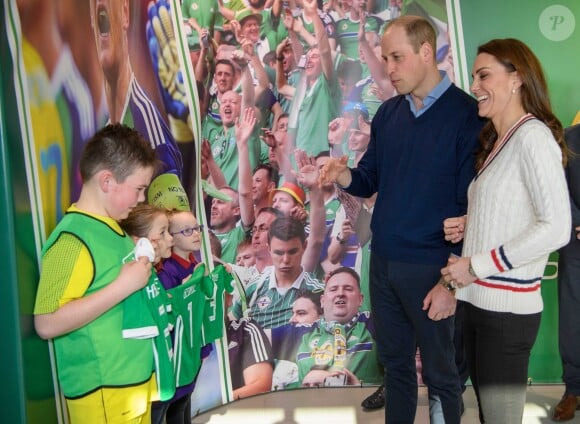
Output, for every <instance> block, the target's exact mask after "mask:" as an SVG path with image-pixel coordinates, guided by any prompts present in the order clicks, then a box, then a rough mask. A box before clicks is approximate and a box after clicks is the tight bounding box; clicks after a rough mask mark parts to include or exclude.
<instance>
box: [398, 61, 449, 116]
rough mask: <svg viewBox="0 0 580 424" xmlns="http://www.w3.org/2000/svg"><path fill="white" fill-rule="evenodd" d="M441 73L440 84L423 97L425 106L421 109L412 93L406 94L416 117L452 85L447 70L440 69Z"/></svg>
mask: <svg viewBox="0 0 580 424" xmlns="http://www.w3.org/2000/svg"><path fill="white" fill-rule="evenodd" d="M439 75H441V81H439V84H437V85H436V86H435V88H433V90H431V92H430V93H429V94H427V95H426V96H425V98H424V99H423V107H422V108H421V109H419V110H417V108H416V107H415V103H414V102H413V98H412V97H411V94H405V99H407V101H408V102H409V106H410V107H411V112H412V113H413V115H415V118H418V117H419V116H421V115H422V114H424V113H425V112H426V111H427V110H428V109H429V108H430V107H431V106H432V105H433V103H435V102H436V101H437V99H439V98H440V97H441V96H442V95H443V93H445V91H447V89H448V88H449V87H450V86H451V80H450V79H449V77H448V76H447V73H446V72H445V71H441V70H440V71H439Z"/></svg>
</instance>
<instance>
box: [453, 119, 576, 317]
mask: <svg viewBox="0 0 580 424" xmlns="http://www.w3.org/2000/svg"><path fill="white" fill-rule="evenodd" d="M530 117H531V116H530V115H527V116H526V117H523V118H522V119H521V120H520V121H519V122H518V123H517V124H516V125H514V127H512V128H515V127H516V126H517V125H518V124H519V123H521V122H522V121H525V120H526V119H529V118H530ZM508 133H509V132H508ZM492 155H494V153H492ZM570 226H571V218H570V204H569V198H568V190H567V186H566V179H565V177H564V168H563V166H562V155H561V151H560V148H559V147H558V145H557V144H556V142H555V140H554V138H553V136H552V133H551V132H550V130H549V129H548V128H547V127H546V125H544V124H543V123H542V122H541V121H539V120H537V119H531V120H527V121H526V122H524V123H523V124H522V125H521V126H520V127H519V128H517V129H516V130H515V132H514V133H513V135H512V137H511V138H509V139H508V140H507V141H506V142H505V144H504V145H503V148H501V149H500V150H499V151H498V153H497V154H496V155H495V157H493V159H491V161H490V160H489V159H488V161H487V163H486V164H485V165H484V167H483V168H482V170H481V171H480V172H479V174H478V176H477V177H476V178H475V179H474V180H473V181H472V183H471V185H470V186H469V191H468V210H467V224H466V229H465V240H464V245H463V255H462V256H466V257H471V264H472V267H473V270H474V271H475V274H476V275H477V276H478V280H476V281H475V282H474V283H473V284H470V285H469V286H467V287H465V288H463V289H460V290H458V291H457V298H458V299H461V300H464V301H466V302H469V303H471V304H472V305H474V306H476V307H478V308H481V309H485V310H489V311H496V312H512V313H515V314H532V313H537V312H540V311H541V310H542V307H543V303H542V296H541V291H540V282H541V280H542V275H543V273H544V268H545V266H546V263H547V260H548V256H549V254H550V252H553V251H554V250H556V249H558V248H559V247H561V246H563V245H565V244H566V243H567V242H568V241H569V238H570Z"/></svg>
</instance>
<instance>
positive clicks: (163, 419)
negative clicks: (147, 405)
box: [151, 393, 191, 424]
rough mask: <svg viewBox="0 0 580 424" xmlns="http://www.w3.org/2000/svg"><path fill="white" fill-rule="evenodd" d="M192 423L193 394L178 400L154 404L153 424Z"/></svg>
mask: <svg viewBox="0 0 580 424" xmlns="http://www.w3.org/2000/svg"><path fill="white" fill-rule="evenodd" d="M163 423H165V424H189V423H191V393H190V394H187V395H185V396H183V397H180V398H179V399H176V400H171V401H165V402H153V404H152V407H151V424H163Z"/></svg>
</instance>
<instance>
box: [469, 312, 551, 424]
mask: <svg viewBox="0 0 580 424" xmlns="http://www.w3.org/2000/svg"><path fill="white" fill-rule="evenodd" d="M540 317H541V313H537V314H530V315H517V314H512V313H506V312H492V311H486V310H483V309H480V308H477V307H475V306H473V305H471V304H469V303H466V304H465V321H464V327H463V337H464V339H465V352H466V355H467V364H468V367H469V375H470V376H471V382H472V383H473V389H474V390H475V394H476V396H477V401H478V404H479V419H480V421H481V422H482V423H493V424H502V423H504V424H512V423H521V422H522V417H523V412H524V404H525V400H526V384H527V380H528V363H529V360H530V352H531V350H532V346H533V345H534V342H535V341H536V336H537V334H538V329H539V327H540Z"/></svg>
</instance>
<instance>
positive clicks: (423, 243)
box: [346, 85, 484, 264]
mask: <svg viewBox="0 0 580 424" xmlns="http://www.w3.org/2000/svg"><path fill="white" fill-rule="evenodd" d="M483 123H484V121H483V120H482V119H480V118H479V117H478V116H477V103H476V101H475V100H474V99H473V98H472V97H470V96H469V95H468V94H466V93H465V92H463V91H462V90H460V89H459V88H457V87H456V86H454V85H451V86H450V87H449V88H448V89H447V90H446V91H445V92H444V93H443V95H442V96H441V97H440V98H439V99H437V101H436V102H435V103H434V104H433V105H432V106H431V107H430V108H429V109H428V110H427V111H425V112H424V113H423V114H422V115H420V116H419V117H415V116H414V115H413V114H412V113H411V110H410V106H409V103H408V101H407V100H406V99H405V97H404V96H402V95H401V96H397V97H394V98H392V99H390V100H388V101H386V102H385V103H383V105H381V107H380V108H379V110H378V111H377V114H376V115H375V117H374V119H373V122H372V125H371V140H370V144H369V147H368V150H367V152H366V153H365V154H364V156H363V157H362V159H361V160H360V162H359V163H358V166H357V168H355V169H352V183H351V184H350V186H349V187H348V188H347V189H346V191H347V192H348V193H350V194H353V195H355V196H359V197H369V196H371V195H372V194H373V193H375V192H377V191H378V197H377V201H376V204H375V208H374V212H373V217H372V221H371V230H372V233H373V238H372V242H371V250H372V252H373V253H376V254H378V255H379V256H381V257H383V258H385V259H388V260H394V261H401V262H408V263H420V264H445V263H446V261H447V257H448V256H449V253H450V252H451V251H453V252H455V253H459V251H460V246H457V245H456V246H452V245H451V244H450V243H448V242H446V241H445V238H444V234H443V220H444V219H445V218H449V217H454V216H461V215H463V214H465V213H466V211H467V187H468V185H469V183H470V181H471V180H472V178H473V176H474V174H475V170H474V160H475V150H476V147H477V143H478V141H477V138H478V134H479V132H480V130H481V128H482V126H483Z"/></svg>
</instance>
